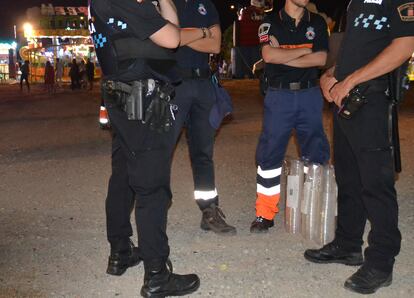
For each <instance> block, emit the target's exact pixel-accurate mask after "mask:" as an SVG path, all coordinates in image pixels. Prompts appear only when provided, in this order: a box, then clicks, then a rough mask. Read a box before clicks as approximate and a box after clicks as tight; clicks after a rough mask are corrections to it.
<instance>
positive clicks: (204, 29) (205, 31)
mask: <svg viewBox="0 0 414 298" xmlns="http://www.w3.org/2000/svg"><path fill="white" fill-rule="evenodd" d="M207 30H208V29H207V28H206V27H202V28H201V31H203V38H206V37H207Z"/></svg>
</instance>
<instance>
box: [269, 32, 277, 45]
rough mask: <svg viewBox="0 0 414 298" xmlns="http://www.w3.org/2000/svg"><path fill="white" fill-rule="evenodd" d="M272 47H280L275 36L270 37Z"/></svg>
mask: <svg viewBox="0 0 414 298" xmlns="http://www.w3.org/2000/svg"><path fill="white" fill-rule="evenodd" d="M269 39H270V46H271V47H273V48H278V47H279V41H278V40H277V39H276V37H274V36H273V35H270V38H269Z"/></svg>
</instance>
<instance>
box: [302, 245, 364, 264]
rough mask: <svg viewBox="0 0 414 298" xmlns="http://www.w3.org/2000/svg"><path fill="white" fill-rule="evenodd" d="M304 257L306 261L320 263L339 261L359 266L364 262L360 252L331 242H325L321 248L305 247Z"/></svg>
mask: <svg viewBox="0 0 414 298" xmlns="http://www.w3.org/2000/svg"><path fill="white" fill-rule="evenodd" d="M304 257H305V259H306V260H308V261H311V262H314V263H320V264H329V263H339V264H345V265H350V266H359V265H361V264H362V263H363V262H364V259H363V257H362V253H361V252H350V251H347V250H345V249H343V248H341V247H339V246H338V245H336V244H334V243H333V242H331V243H328V244H326V245H325V246H324V247H322V248H321V249H307V250H306V251H305V253H304Z"/></svg>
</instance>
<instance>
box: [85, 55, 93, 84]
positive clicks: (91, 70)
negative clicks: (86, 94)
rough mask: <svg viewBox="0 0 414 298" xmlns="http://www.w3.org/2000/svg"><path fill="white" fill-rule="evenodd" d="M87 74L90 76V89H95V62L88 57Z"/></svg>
mask: <svg viewBox="0 0 414 298" xmlns="http://www.w3.org/2000/svg"><path fill="white" fill-rule="evenodd" d="M86 76H87V78H88V83H89V90H92V89H93V80H94V79H95V64H93V62H92V61H91V59H90V58H88V62H87V63H86Z"/></svg>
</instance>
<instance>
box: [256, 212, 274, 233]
mask: <svg viewBox="0 0 414 298" xmlns="http://www.w3.org/2000/svg"><path fill="white" fill-rule="evenodd" d="M274 225H275V223H274V221H273V220H268V219H266V218H263V217H261V216H257V217H256V218H255V220H254V221H253V222H252V224H251V225H250V233H266V232H268V231H269V228H271V227H273V226H274Z"/></svg>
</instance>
